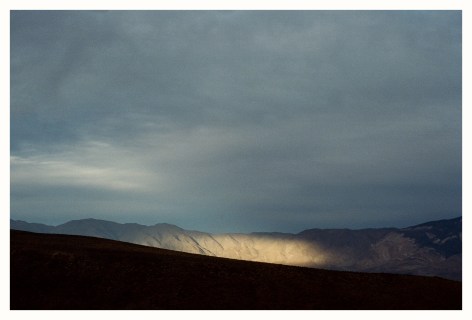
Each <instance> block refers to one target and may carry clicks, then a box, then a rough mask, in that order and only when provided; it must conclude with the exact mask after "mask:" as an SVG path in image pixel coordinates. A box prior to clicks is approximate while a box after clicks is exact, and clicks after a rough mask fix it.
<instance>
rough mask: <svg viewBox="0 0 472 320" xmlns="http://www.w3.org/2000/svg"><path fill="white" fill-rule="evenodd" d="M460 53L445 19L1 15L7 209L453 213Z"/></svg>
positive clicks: (336, 218)
mask: <svg viewBox="0 0 472 320" xmlns="http://www.w3.org/2000/svg"><path fill="white" fill-rule="evenodd" d="M461 50H462V48H461V14H460V12H458V11H439V12H435V11H399V12H395V11H389V12H381V11H378V12H377V11H369V12H363V11H304V12H298V11H290V12H281V11H267V12H266V11H254V12H250V11H235V12H231V11H225V12H220V11H211V12H204V11H195V12H192V11H178V12H173V11H162V12H153V11H147V12H140V11H135V12H128V11H124V12H119V11H112V12H92V11H73V12H72V11H13V12H12V14H11V153H12V160H11V187H12V192H11V208H12V217H13V218H15V217H16V218H24V219H28V220H31V221H45V222H46V221H47V222H50V223H52V222H55V223H59V222H63V221H64V220H67V219H72V218H81V217H89V216H95V217H102V218H107V219H110V220H117V221H133V222H134V221H136V222H141V223H156V222H162V221H165V222H170V223H177V224H179V225H181V226H183V227H186V228H197V229H198V228H200V229H203V230H210V231H255V230H281V231H283V230H286V231H297V230H302V229H303V228H309V227H328V226H332V227H350V226H351V227H364V226H385V225H397V226H404V225H408V224H413V223H417V222H422V221H426V220H428V219H436V218H445V217H453V216H457V215H460V214H461V67H462V65H461ZM68 203H73V204H74V205H71V206H68V205H67V204H68Z"/></svg>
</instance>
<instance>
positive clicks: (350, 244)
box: [10, 217, 462, 280]
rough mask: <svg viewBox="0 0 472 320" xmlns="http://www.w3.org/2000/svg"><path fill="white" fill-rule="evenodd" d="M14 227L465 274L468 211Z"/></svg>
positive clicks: (314, 262)
mask: <svg viewBox="0 0 472 320" xmlns="http://www.w3.org/2000/svg"><path fill="white" fill-rule="evenodd" d="M10 228H11V229H15V230H23V231H31V232H38V233H57V234H70V235H84V236H93V237H98V238H105V239H112V240H118V241H124V242H130V243H135V244H140V245H145V246H151V247H157V248H163V249H170V250H176V251H182V252H188V253H196V254H203V255H208V256H216V257H225V258H232V259H240V260H249V261H259V262H269V263H278V264H286V265H297V266H307V267H318V268H326V269H335V270H349V271H363V272H388V273H403V274H415V275H429V276H440V277H444V278H449V279H454V280H460V279H461V278H462V217H458V218H454V219H448V220H439V221H431V222H427V223H423V224H419V225H416V226H411V227H407V228H378V229H361V230H350V229H308V230H305V231H302V232H300V233H298V234H290V233H264V232H259V233H251V234H242V233H234V234H233V233H225V234H210V233H205V232H199V231H189V230H185V229H182V228H179V227H177V226H175V225H170V224H166V223H161V224H156V225H153V226H145V225H140V224H135V223H126V224H121V223H116V222H112V221H105V220H97V219H83V220H72V221H69V222H67V223H64V224H62V225H59V226H55V227H54V226H48V225H44V224H37V223H28V222H25V221H19V220H10Z"/></svg>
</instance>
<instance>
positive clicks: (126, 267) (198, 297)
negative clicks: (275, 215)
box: [10, 230, 462, 310]
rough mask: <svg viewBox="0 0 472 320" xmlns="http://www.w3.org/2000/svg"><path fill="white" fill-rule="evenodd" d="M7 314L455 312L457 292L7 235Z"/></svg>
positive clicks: (381, 278)
mask: <svg viewBox="0 0 472 320" xmlns="http://www.w3.org/2000/svg"><path fill="white" fill-rule="evenodd" d="M10 236H11V262H10V263H11V265H10V267H11V281H10V286H11V287H10V293H11V305H10V307H11V309H15V310H16V309H32V310H34V309H73V310H80V309H92V310H93V309H113V310H122V309H150V310H154V309H168V310H175V309H185V310H188V309H191V310H196V309H206V310H213V309H218V310H257V309H291V310H299V309H312V310H313V309H315V310H316V309H325V310H332V309H348V310H356V309H364V310H370V309H387V310H393V309H461V308H462V284H461V282H458V281H452V280H446V279H442V278H437V277H424V276H411V275H395V274H382V273H359V272H346V271H328V270H322V269H315V268H304V267H294V266H286V265H278V264H269V263H260V262H249V261H242V260H232V259H226V258H216V257H209V256H204V255H197V254H189V253H183V252H177V251H171V250H165V249H159V248H152V247H146V246H140V245H135V244H130V243H125V242H119V241H114V240H107V239H99V238H93V237H85V236H73V235H58V234H40V233H30V232H23V231H16V230H11V231H10Z"/></svg>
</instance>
